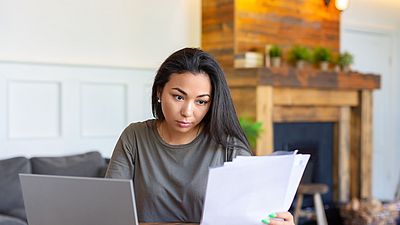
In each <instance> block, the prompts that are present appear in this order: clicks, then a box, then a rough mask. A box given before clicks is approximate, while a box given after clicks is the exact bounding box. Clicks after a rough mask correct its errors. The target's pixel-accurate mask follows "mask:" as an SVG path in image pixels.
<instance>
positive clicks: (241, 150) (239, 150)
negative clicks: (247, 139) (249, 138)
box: [232, 138, 253, 159]
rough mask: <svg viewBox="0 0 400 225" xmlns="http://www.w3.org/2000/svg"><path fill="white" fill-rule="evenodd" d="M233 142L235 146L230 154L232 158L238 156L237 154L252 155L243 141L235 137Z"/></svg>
mask: <svg viewBox="0 0 400 225" xmlns="http://www.w3.org/2000/svg"><path fill="white" fill-rule="evenodd" d="M234 144H235V147H234V151H233V154H232V159H233V158H236V156H239V155H240V156H252V155H253V154H252V152H251V150H250V149H248V148H247V147H246V145H245V144H244V143H243V142H241V141H240V140H238V139H237V138H235V139H234Z"/></svg>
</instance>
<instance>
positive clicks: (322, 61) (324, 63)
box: [313, 47, 332, 71]
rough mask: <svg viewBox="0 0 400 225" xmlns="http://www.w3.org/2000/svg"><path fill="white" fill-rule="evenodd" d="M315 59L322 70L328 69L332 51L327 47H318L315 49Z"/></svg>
mask: <svg viewBox="0 0 400 225" xmlns="http://www.w3.org/2000/svg"><path fill="white" fill-rule="evenodd" d="M313 59H314V62H315V63H316V64H319V68H320V69H321V70H322V71H326V70H328V68H329V61H330V60H331V59H332V53H331V51H330V50H329V49H327V48H323V47H318V48H315V49H314V54H313Z"/></svg>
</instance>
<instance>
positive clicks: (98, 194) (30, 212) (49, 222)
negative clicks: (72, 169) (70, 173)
mask: <svg viewBox="0 0 400 225" xmlns="http://www.w3.org/2000/svg"><path fill="white" fill-rule="evenodd" d="M19 176H20V180H21V186H22V193H23V197H24V203H25V209H26V213H27V218H28V224H29V225H110V224H113V225H139V223H138V219H137V214H136V206H135V196H134V192H133V184H132V180H120V179H106V178H86V177H67V176H50V175H33V174H20V175H19Z"/></svg>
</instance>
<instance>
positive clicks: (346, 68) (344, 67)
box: [342, 65, 350, 73]
mask: <svg viewBox="0 0 400 225" xmlns="http://www.w3.org/2000/svg"><path fill="white" fill-rule="evenodd" d="M342 71H343V72H345V73H348V72H350V66H348V65H347V66H343V68H342Z"/></svg>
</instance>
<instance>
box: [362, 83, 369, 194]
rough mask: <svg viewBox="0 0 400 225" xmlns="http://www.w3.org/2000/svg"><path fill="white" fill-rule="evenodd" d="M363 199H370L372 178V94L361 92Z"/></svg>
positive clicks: (366, 91)
mask: <svg viewBox="0 0 400 225" xmlns="http://www.w3.org/2000/svg"><path fill="white" fill-rule="evenodd" d="M360 151H361V177H362V179H361V196H360V197H361V198H370V197H371V196H372V193H371V185H372V181H371V177H372V170H371V166H372V92H371V91H368V90H362V91H361V149H360Z"/></svg>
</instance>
